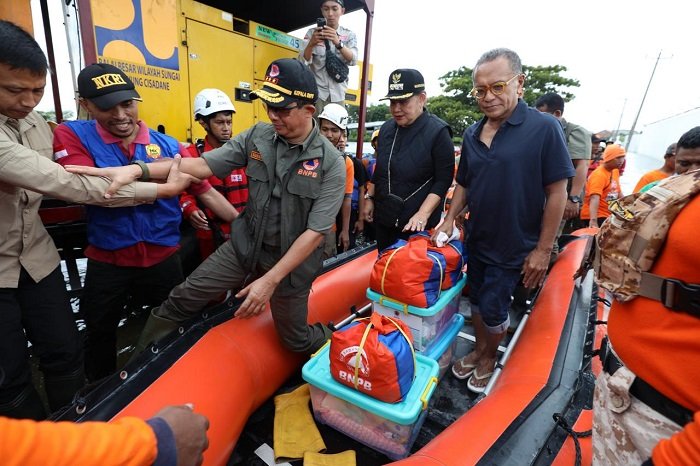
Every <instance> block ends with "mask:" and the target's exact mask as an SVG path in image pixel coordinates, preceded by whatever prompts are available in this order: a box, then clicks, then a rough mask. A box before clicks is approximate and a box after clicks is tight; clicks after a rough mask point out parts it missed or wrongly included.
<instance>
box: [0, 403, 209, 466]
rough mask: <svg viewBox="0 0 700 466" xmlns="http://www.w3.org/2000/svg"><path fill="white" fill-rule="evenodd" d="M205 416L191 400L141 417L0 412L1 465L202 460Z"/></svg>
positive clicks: (113, 465) (131, 465)
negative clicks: (83, 418)
mask: <svg viewBox="0 0 700 466" xmlns="http://www.w3.org/2000/svg"><path fill="white" fill-rule="evenodd" d="M208 428H209V421H208V420H207V418H206V417H204V416H202V415H201V414H197V413H195V412H193V410H192V406H191V405H183V406H168V407H165V408H163V409H161V410H160V411H158V412H157V413H156V414H155V416H153V417H152V418H151V419H149V420H147V421H144V420H143V419H139V418H136V417H124V418H121V419H118V420H116V421H114V422H81V423H74V422H52V421H41V422H37V421H33V420H28V419H22V420H20V419H10V418H6V417H2V416H0V432H2V436H3V438H2V442H0V458H2V464H3V465H4V466H21V465H27V464H46V465H48V464H50V465H52V466H92V465H97V464H99V465H100V466H117V465H120V466H146V465H151V464H152V465H156V466H165V465H175V464H181V465H191V464H202V461H203V459H204V458H203V457H202V453H203V452H204V450H206V449H207V447H208V445H209V441H208V440H207V433H206V432H207V429H208Z"/></svg>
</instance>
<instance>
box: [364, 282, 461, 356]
mask: <svg viewBox="0 0 700 466" xmlns="http://www.w3.org/2000/svg"><path fill="white" fill-rule="evenodd" d="M466 283H467V276H466V275H464V276H463V277H462V278H461V279H460V280H459V281H458V282H457V283H456V284H455V286H453V287H452V288H449V289H447V290H443V291H442V293H440V298H439V299H438V300H437V302H436V303H435V304H433V305H432V306H430V307H427V308H426V307H415V306H409V305H408V304H404V303H402V302H400V301H397V300H395V299H392V298H390V297H388V296H384V295H382V294H380V293H377V292H376V291H374V290H372V289H370V288H367V297H368V298H369V299H370V300H372V301H373V303H372V308H373V309H374V311H375V312H378V313H380V314H383V315H385V316H389V317H394V318H398V319H401V320H402V321H403V322H404V323H406V325H408V327H409V328H410V329H411V334H412V335H413V348H415V349H417V350H418V351H424V350H425V349H426V348H428V346H430V344H431V343H432V342H433V340H435V338H436V337H437V336H438V335H440V332H442V330H443V329H444V328H445V327H446V326H447V325H448V324H449V323H450V321H451V319H452V316H454V315H455V314H457V313H458V311H459V299H460V297H461V295H462V288H464V285H465V284H466Z"/></svg>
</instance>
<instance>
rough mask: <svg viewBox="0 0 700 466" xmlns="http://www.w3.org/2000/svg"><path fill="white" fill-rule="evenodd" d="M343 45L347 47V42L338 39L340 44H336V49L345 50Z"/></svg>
mask: <svg viewBox="0 0 700 466" xmlns="http://www.w3.org/2000/svg"><path fill="white" fill-rule="evenodd" d="M343 47H345V44H343V41H342V40H341V41H338V45H336V46H335V48H336V49H338V50H343Z"/></svg>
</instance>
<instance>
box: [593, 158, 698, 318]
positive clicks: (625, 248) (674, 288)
mask: <svg viewBox="0 0 700 466" xmlns="http://www.w3.org/2000/svg"><path fill="white" fill-rule="evenodd" d="M698 192H700V170H693V171H691V172H687V173H684V174H682V175H678V176H672V177H669V178H666V179H664V180H662V181H661V182H660V183H659V184H657V185H656V186H654V187H653V188H651V189H649V190H648V191H645V192H643V193H635V194H631V195H629V196H625V197H623V198H621V199H618V200H616V201H613V202H611V203H610V212H611V215H610V217H609V218H608V220H606V221H605V222H604V223H603V225H602V226H601V228H600V231H599V232H598V234H597V235H596V247H595V259H594V261H593V267H594V270H595V272H596V279H597V282H598V284H599V285H600V286H601V287H603V288H605V289H607V290H609V291H611V292H612V293H613V295H614V296H615V298H616V299H617V300H618V301H623V302H624V301H630V300H631V299H634V298H635V297H636V296H643V297H646V298H650V299H655V300H657V301H661V302H662V303H663V304H664V305H666V306H667V307H670V308H672V309H679V310H684V311H688V312H689V309H688V306H691V307H694V308H700V305H698V302H700V285H693V284H686V283H684V282H682V281H680V280H678V279H677V278H676V277H660V276H658V275H654V274H652V273H649V272H648V270H650V269H651V267H652V265H653V264H654V260H655V259H656V256H657V255H658V253H659V251H660V250H661V249H662V247H663V245H664V243H665V241H666V235H667V234H668V230H669V228H670V227H671V224H672V223H673V220H674V219H675V218H676V215H678V213H679V212H680V211H681V209H683V207H685V206H686V205H687V204H688V202H690V200H691V199H692V198H693V197H695V195H696V194H697V193H698ZM692 296H694V297H692ZM679 299H680V301H679ZM693 303H695V304H693ZM698 310H700V309H698ZM696 312H697V311H696Z"/></svg>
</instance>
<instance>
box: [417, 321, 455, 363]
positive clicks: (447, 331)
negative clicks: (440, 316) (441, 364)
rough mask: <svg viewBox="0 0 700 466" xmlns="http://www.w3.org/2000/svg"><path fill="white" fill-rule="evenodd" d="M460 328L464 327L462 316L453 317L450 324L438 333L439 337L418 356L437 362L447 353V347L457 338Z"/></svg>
mask: <svg viewBox="0 0 700 466" xmlns="http://www.w3.org/2000/svg"><path fill="white" fill-rule="evenodd" d="M462 327H464V316H463V315H462V314H455V315H453V316H452V319H450V322H449V323H448V324H447V325H446V326H445V328H444V329H443V330H442V332H440V335H438V336H437V337H436V338H435V340H433V342H432V343H430V346H428V347H427V348H426V349H425V350H423V351H421V353H420V354H422V355H423V356H427V357H429V358H430V359H434V360H435V361H437V360H438V359H440V357H441V356H442V355H443V354H444V353H445V351H447V347H448V346H450V345H451V344H452V342H453V341H454V340H455V338H457V334H458V333H459V331H460V330H462Z"/></svg>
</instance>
